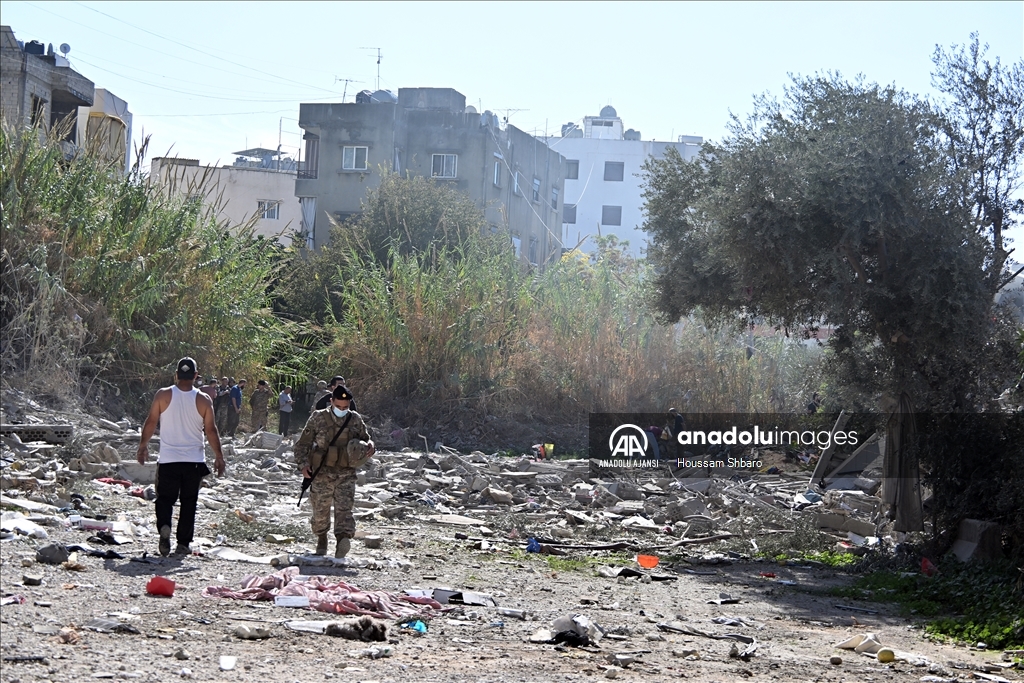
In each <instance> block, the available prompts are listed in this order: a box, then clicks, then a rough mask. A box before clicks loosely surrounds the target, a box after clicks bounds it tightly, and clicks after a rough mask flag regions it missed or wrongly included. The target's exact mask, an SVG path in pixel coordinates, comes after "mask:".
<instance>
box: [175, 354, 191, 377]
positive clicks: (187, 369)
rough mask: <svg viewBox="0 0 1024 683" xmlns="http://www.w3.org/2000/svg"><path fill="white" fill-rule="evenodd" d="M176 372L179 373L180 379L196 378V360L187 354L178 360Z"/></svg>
mask: <svg viewBox="0 0 1024 683" xmlns="http://www.w3.org/2000/svg"><path fill="white" fill-rule="evenodd" d="M175 372H177V373H178V379H195V378H196V361H195V359H193V358H189V357H188V356H185V357H184V358H182V359H181V360H179V361H178V366H177V368H175Z"/></svg>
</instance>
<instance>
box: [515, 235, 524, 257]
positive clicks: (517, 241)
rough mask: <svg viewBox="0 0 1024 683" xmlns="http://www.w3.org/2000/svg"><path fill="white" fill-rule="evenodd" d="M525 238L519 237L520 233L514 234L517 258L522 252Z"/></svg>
mask: <svg viewBox="0 0 1024 683" xmlns="http://www.w3.org/2000/svg"><path fill="white" fill-rule="evenodd" d="M522 247H523V240H521V239H520V238H519V235H512V248H513V249H514V250H515V252H516V258H519V255H520V254H521V253H522Z"/></svg>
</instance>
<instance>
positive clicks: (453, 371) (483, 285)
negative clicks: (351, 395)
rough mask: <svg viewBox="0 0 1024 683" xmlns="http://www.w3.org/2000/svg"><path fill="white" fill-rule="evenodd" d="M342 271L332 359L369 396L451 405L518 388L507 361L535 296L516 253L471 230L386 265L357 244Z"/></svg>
mask: <svg viewBox="0 0 1024 683" xmlns="http://www.w3.org/2000/svg"><path fill="white" fill-rule="evenodd" d="M338 277H339V279H340V280H342V281H343V287H342V289H341V290H340V292H341V300H342V305H343V307H344V309H345V316H344V319H343V320H341V321H340V322H339V324H338V328H337V332H336V337H335V338H336V339H337V340H338V341H337V342H336V343H335V345H334V346H332V347H331V348H330V349H329V350H328V352H327V357H328V362H329V363H332V364H333V366H338V365H344V366H346V367H349V368H351V369H352V371H353V374H356V375H358V376H359V378H360V380H359V382H360V386H362V387H364V390H363V391H364V392H365V393H367V394H369V395H370V396H371V397H374V396H375V397H384V396H386V397H390V398H392V399H399V400H407V399H414V400H420V401H422V402H423V403H424V404H429V405H431V406H434V407H435V409H436V408H442V409H443V408H445V407H448V408H450V407H452V406H453V405H458V404H460V403H461V402H463V401H466V400H475V401H480V402H482V404H483V405H486V404H487V403H489V402H490V401H494V400H500V398H501V395H502V393H503V392H506V391H508V388H509V387H510V386H512V385H513V384H514V382H513V381H512V378H511V377H510V376H509V373H510V370H511V368H510V365H509V363H508V362H507V360H508V358H509V356H510V355H512V354H513V353H515V352H516V350H517V347H518V346H519V345H520V344H521V343H522V325H521V324H520V318H519V317H518V312H519V311H520V310H522V309H527V308H528V306H529V301H528V300H529V292H528V289H527V284H528V283H527V280H526V278H525V277H523V275H522V273H521V271H520V269H519V264H518V262H517V260H516V258H515V255H514V254H513V253H512V251H511V249H507V248H506V249H499V248H494V245H493V243H492V241H491V240H490V239H489V238H487V237H483V236H479V235H472V234H471V235H469V236H468V237H467V238H466V239H465V240H464V242H463V243H462V245H460V246H459V247H447V246H438V247H437V249H436V250H435V249H432V250H429V251H425V252H416V253H411V254H405V255H403V254H400V253H398V251H397V250H393V251H392V252H391V253H390V256H389V258H388V260H387V261H385V262H378V261H375V260H373V258H372V256H371V255H370V254H367V253H362V252H357V251H354V250H353V251H351V252H349V253H348V260H347V262H346V263H345V264H344V266H342V267H340V268H339V272H338ZM342 359H343V360H342Z"/></svg>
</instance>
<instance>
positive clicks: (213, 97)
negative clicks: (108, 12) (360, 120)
mask: <svg viewBox="0 0 1024 683" xmlns="http://www.w3.org/2000/svg"><path fill="white" fill-rule="evenodd" d="M76 61H78V62H81V63H82V64H87V65H89V66H91V67H92V68H94V69H99V70H100V71H105V72H107V73H109V74H113V75H114V76H117V77H118V78H125V79H127V80H129V81H134V82H135V83H140V84H142V85H145V86H148V87H150V88H156V89H158V90H167V91H169V92H175V93H179V94H181V95H189V96H190V97H202V98H204V99H209V100H224V101H228V102H267V103H271V102H299V101H301V100H303V99H306V100H325V99H334V98H333V97H332V98H327V97H316V98H304V97H289V98H287V99H279V100H268V99H266V98H259V99H248V98H244V97H218V96H217V95H207V94H205V93H197V92H189V91H188V90H179V89H177V88H171V87H168V86H166V85H156V84H154V83H149V82H148V81H143V80H140V79H138V78H132V77H131V76H125V75H124V74H122V73H118V72H116V71H112V70H110V69H105V68H104V67H102V66H98V65H96V64H92V63H90V62H87V61H85V60H84V59H78V60H76Z"/></svg>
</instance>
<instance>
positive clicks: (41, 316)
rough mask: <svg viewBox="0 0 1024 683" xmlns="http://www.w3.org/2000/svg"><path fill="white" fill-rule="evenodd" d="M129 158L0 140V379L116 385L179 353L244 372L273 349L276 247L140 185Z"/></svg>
mask: <svg viewBox="0 0 1024 683" xmlns="http://www.w3.org/2000/svg"><path fill="white" fill-rule="evenodd" d="M141 161H142V157H141V155H140V157H139V160H138V161H137V162H136V164H135V166H134V168H133V169H132V171H131V173H129V174H127V175H125V174H124V173H123V172H122V171H121V169H120V164H119V163H105V162H103V161H100V160H98V159H95V158H93V157H91V156H88V155H86V154H78V155H76V156H73V157H70V158H67V157H66V156H65V153H64V151H63V149H62V147H61V146H60V143H59V141H57V140H55V139H53V138H51V139H47V140H40V137H39V132H38V131H35V130H33V131H25V132H23V133H12V132H11V131H9V130H7V129H6V128H5V129H4V130H3V132H2V133H0V163H2V169H3V186H2V206H3V216H2V224H3V232H4V246H3V259H2V261H0V270H2V276H3V286H2V294H0V305H2V312H0V325H2V329H3V336H4V339H5V344H4V347H3V364H4V370H5V371H14V372H19V371H24V372H26V373H27V374H28V376H30V377H35V378H38V377H41V376H46V377H51V378H59V379H57V381H59V382H65V383H70V384H69V386H74V385H76V384H77V382H78V381H79V380H84V381H86V382H88V383H91V382H94V381H96V380H97V379H99V380H100V381H102V382H109V383H118V384H125V383H131V382H150V381H154V380H156V379H160V380H166V379H168V378H169V377H170V372H169V370H168V369H167V368H168V366H169V365H170V364H172V363H173V362H174V361H175V360H176V359H177V358H178V357H180V356H181V355H183V354H185V353H188V354H190V355H193V356H194V357H196V359H197V360H198V361H199V363H200V368H204V367H205V368H210V369H216V368H217V367H218V366H219V365H220V364H221V363H230V364H231V366H232V367H233V368H246V367H249V368H255V367H259V366H261V365H262V364H263V362H264V360H265V359H266V358H268V357H269V356H270V355H271V354H272V353H274V352H275V351H279V350H280V349H279V341H278V340H279V339H281V338H282V337H283V335H282V327H281V325H280V323H279V322H278V321H277V320H276V319H275V318H274V317H273V315H271V313H270V311H269V309H268V300H267V297H266V287H267V283H268V282H269V280H270V279H271V277H272V275H273V267H272V261H273V253H274V251H275V247H274V246H273V245H272V244H271V243H270V242H269V241H266V240H263V239H260V238H256V237H254V235H253V233H252V229H251V227H248V226H242V227H241V228H240V229H239V230H238V231H237V234H229V233H227V232H225V230H224V228H223V227H222V226H219V225H217V224H216V222H215V220H214V219H213V218H212V214H210V213H207V212H204V211H203V210H202V209H201V206H199V205H197V204H195V203H188V202H183V201H182V200H181V199H180V198H175V197H169V196H167V195H165V194H164V193H162V192H160V191H158V190H157V189H155V188H153V187H151V186H150V185H149V184H148V182H147V180H146V178H145V177H144V175H143V172H142V170H141Z"/></svg>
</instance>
